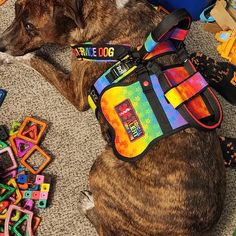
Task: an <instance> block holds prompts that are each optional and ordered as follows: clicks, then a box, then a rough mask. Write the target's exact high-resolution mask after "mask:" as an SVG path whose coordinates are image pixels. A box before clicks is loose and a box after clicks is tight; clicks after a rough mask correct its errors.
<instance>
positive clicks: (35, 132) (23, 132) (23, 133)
mask: <svg viewBox="0 0 236 236" xmlns="http://www.w3.org/2000/svg"><path fill="white" fill-rule="evenodd" d="M30 123H33V124H34V125H33V127H34V128H31V127H29V128H27V126H28V124H30ZM35 125H37V126H35ZM35 127H37V129H36V128H35ZM46 127H47V125H46V123H44V122H42V121H39V120H36V119H34V118H32V117H26V119H25V120H24V121H23V123H22V125H21V127H20V129H19V132H18V137H19V138H22V139H24V140H27V141H29V142H32V143H34V144H38V143H39V141H40V139H41V138H42V136H43V133H44V131H45V129H46ZM27 134H28V136H27ZM31 135H32V137H33V138H31Z"/></svg>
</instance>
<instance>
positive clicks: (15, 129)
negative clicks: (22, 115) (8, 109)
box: [9, 121, 21, 136]
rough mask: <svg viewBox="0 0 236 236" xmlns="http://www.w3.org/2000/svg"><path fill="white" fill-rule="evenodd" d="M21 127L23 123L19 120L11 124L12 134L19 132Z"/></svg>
mask: <svg viewBox="0 0 236 236" xmlns="http://www.w3.org/2000/svg"><path fill="white" fill-rule="evenodd" d="M20 127H21V123H20V122H18V121H13V122H12V124H11V128H10V132H9V133H10V136H12V135H15V134H17V133H18V130H19V129H20Z"/></svg>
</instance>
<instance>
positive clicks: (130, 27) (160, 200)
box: [0, 0, 226, 236]
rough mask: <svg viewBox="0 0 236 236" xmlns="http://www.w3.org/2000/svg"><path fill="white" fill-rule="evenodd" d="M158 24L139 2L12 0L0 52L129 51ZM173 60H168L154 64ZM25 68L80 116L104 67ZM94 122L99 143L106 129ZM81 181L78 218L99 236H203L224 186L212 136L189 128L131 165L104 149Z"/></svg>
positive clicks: (39, 64) (35, 63) (38, 62)
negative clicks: (85, 45)
mask: <svg viewBox="0 0 236 236" xmlns="http://www.w3.org/2000/svg"><path fill="white" fill-rule="evenodd" d="M160 21H161V15H160V14H159V13H157V12H156V11H155V10H153V9H152V8H151V7H150V6H149V5H148V4H147V3H145V1H144V0H130V1H129V2H128V3H127V4H126V5H125V6H124V7H123V8H119V9H118V8H117V5H116V1H115V0H109V1H108V0H96V1H91V0H77V2H76V0H65V1H63V0H18V1H17V2H16V18H15V20H14V22H13V23H12V25H11V26H10V27H9V28H8V29H7V30H6V31H5V32H4V33H3V35H2V38H1V39H0V51H6V52H7V53H10V54H12V55H15V56H19V55H24V54H26V53H27V52H29V51H32V50H35V49H36V48H39V47H41V46H42V45H44V44H46V43H57V44H59V45H62V46H64V45H70V44H72V43H78V42H85V41H92V42H93V43H103V42H113V43H129V44H131V45H132V46H133V47H137V46H139V45H141V44H143V42H144V41H145V39H146V36H147V34H148V33H149V32H150V31H151V30H152V29H154V27H155V26H156V25H157V24H158V23H159V22H160ZM27 23H31V24H32V25H31V26H30V27H29V26H27ZM26 28H28V31H27V29H26ZM29 29H30V30H29ZM175 60H176V59H175V58H174V57H169V56H168V57H165V59H164V60H162V63H167V64H169V63H170V62H171V61H175ZM27 63H30V64H31V66H32V67H33V68H34V69H35V70H37V71H38V72H39V73H41V74H42V75H43V76H44V77H45V78H46V79H47V81H49V82H50V83H51V84H53V85H54V86H55V87H56V88H57V89H58V90H59V91H60V92H61V93H62V94H63V95H64V96H65V97H66V98H67V99H68V100H69V101H70V102H71V103H72V104H73V105H74V106H75V107H76V108H77V109H78V110H81V111H83V110H86V109H88V103H87V94H88V91H89V88H90V86H91V85H92V84H93V82H94V81H95V80H96V78H97V77H98V76H99V75H100V74H101V73H102V72H104V70H105V69H106V68H107V67H108V66H109V65H108V64H105V63H103V64H102V63H99V64H95V63H92V62H78V61H77V60H75V59H73V60H72V70H71V73H70V74H69V75H68V74H65V73H63V72H62V71H60V70H59V69H57V68H55V67H54V66H53V65H52V64H50V63H49V62H47V61H46V60H44V59H43V58H40V57H38V56H34V57H33V58H31V59H30V61H28V62H27ZM133 79H135V78H133ZM208 79H210V78H208ZM100 123H101V129H102V132H103V134H104V137H105V130H106V125H105V123H104V121H102V120H101V119H100ZM89 183H90V189H91V192H92V193H93V199H94V205H95V207H94V208H92V209H90V210H89V211H87V212H86V213H87V216H88V217H89V219H90V220H91V221H92V223H93V224H94V226H95V227H96V229H97V232H98V233H99V235H104V236H128V235H129V236H145V235H148V236H154V235H155V236H156V235H168V236H169V235H207V234H211V233H210V232H211V229H212V227H213V226H214V225H215V224H216V222H217V221H218V219H219V217H220V215H221V211H222V207H223V202H224V196H225V184H226V183H225V168H224V162H223V158H222V153H221V149H220V145H219V141H218V138H217V135H216V133H215V132H204V131H199V130H196V129H193V128H191V129H187V130H185V131H181V132H179V133H177V134H175V135H173V136H171V137H168V138H165V139H163V140H161V141H160V142H158V143H157V144H156V145H154V146H153V148H152V149H151V150H150V151H149V152H148V153H147V154H146V156H145V157H144V158H142V159H141V160H139V161H136V162H135V163H126V162H123V161H120V160H118V159H117V158H116V157H115V156H114V154H113V152H112V149H111V147H110V145H109V144H108V145H107V147H106V149H105V150H104V152H103V153H102V154H101V155H100V156H99V157H98V158H97V160H96V161H95V163H94V165H93V167H92V169H91V171H90V179H89Z"/></svg>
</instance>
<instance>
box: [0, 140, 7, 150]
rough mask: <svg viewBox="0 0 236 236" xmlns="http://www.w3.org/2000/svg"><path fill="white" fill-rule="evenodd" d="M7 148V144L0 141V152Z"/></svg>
mask: <svg viewBox="0 0 236 236" xmlns="http://www.w3.org/2000/svg"><path fill="white" fill-rule="evenodd" d="M6 147H7V144H6V143H4V142H3V141H1V140H0V150H1V149H4V148H6Z"/></svg>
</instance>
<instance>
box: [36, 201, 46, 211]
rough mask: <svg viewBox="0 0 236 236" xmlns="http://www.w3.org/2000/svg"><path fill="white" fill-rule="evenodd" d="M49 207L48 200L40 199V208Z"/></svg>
mask: <svg viewBox="0 0 236 236" xmlns="http://www.w3.org/2000/svg"><path fill="white" fill-rule="evenodd" d="M46 207H47V200H39V201H38V208H41V209H45V208H46Z"/></svg>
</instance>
